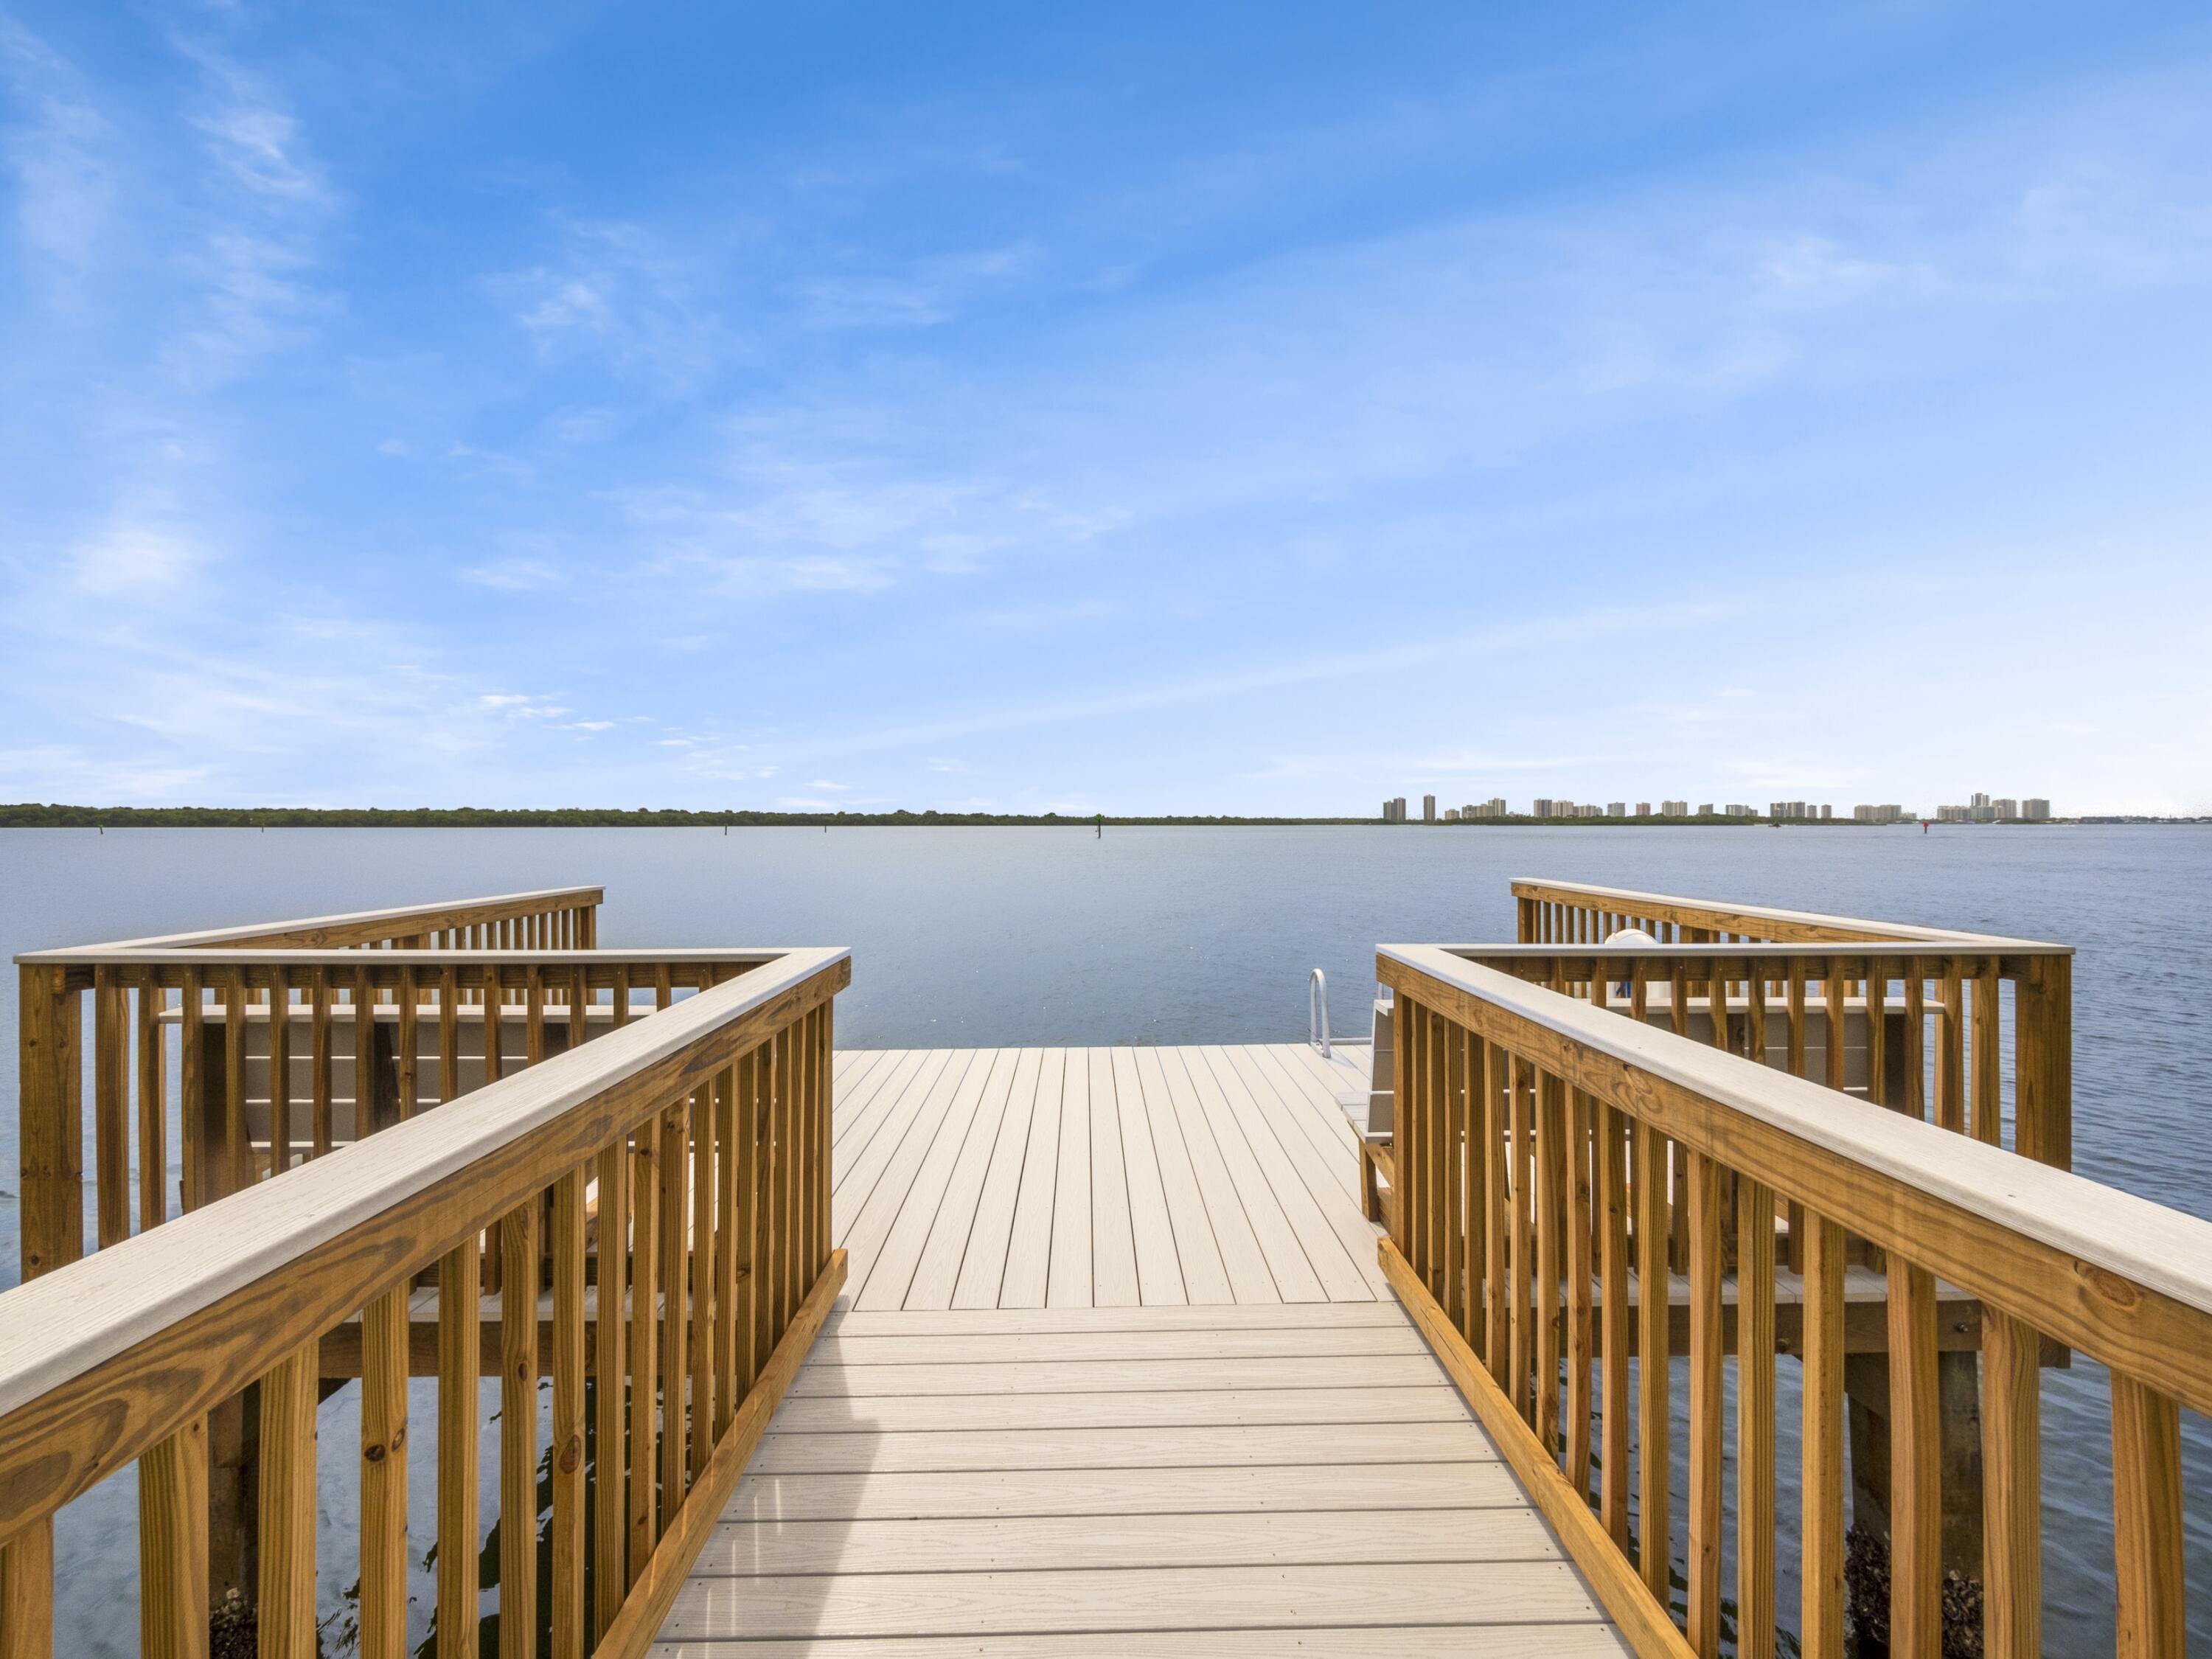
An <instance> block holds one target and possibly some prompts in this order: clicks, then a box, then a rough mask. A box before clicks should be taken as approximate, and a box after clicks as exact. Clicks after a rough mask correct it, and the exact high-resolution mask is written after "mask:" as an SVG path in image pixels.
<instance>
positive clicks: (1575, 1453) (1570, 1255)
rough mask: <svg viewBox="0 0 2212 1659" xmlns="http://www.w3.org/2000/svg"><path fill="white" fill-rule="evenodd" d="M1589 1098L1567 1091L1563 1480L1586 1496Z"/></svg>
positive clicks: (1591, 1351)
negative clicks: (1564, 1466) (1564, 1452)
mask: <svg viewBox="0 0 2212 1659" xmlns="http://www.w3.org/2000/svg"><path fill="white" fill-rule="evenodd" d="M1592 1105H1593V1102H1592V1101H1591V1099H1590V1097H1589V1096H1588V1095H1586V1094H1584V1093H1583V1091H1581V1090H1579V1089H1575V1090H1571V1091H1568V1093H1567V1102H1566V1106H1567V1123H1566V1127H1567V1141H1566V1154H1567V1169H1566V1182H1565V1186H1566V1200H1567V1252H1566V1274H1567V1406H1566V1411H1567V1421H1566V1430H1567V1479H1568V1480H1571V1482H1573V1483H1574V1488H1575V1490H1576V1491H1577V1492H1579V1493H1582V1494H1583V1495H1584V1496H1587V1495H1588V1494H1589V1479H1590V1372H1591V1370H1593V1369H1594V1368H1595V1365H1596V1364H1597V1355H1596V1351H1595V1347H1596V1336H1597V1333H1596V1331H1595V1328H1594V1326H1593V1323H1592V1321H1591V1317H1590V1267H1591V1264H1590V1254H1591V1252H1590V1242H1591V1231H1592V1228H1593V1226H1594V1225H1595V1223H1594V1221H1593V1218H1592V1213H1591V1210H1592V1206H1591V1202H1590V1198H1591V1193H1590V1109H1591V1107H1592Z"/></svg>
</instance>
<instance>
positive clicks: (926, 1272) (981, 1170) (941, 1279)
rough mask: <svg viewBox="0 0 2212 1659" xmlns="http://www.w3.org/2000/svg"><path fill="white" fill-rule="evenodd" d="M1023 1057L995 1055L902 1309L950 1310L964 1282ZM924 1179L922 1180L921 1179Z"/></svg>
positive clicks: (1009, 1053)
mask: <svg viewBox="0 0 2212 1659" xmlns="http://www.w3.org/2000/svg"><path fill="white" fill-rule="evenodd" d="M1019 1059H1020V1056H1019V1055H1018V1053H1017V1052H1016V1051H1015V1050H1013V1049H1012V1048H1001V1049H1000V1050H999V1052H998V1053H997V1054H995V1055H994V1056H993V1058H992V1062H991V1069H990V1072H989V1073H988V1074H987V1077H986V1079H985V1080H984V1084H983V1089H982V1093H981V1096H980V1097H979V1098H978V1099H977V1101H976V1103H975V1115H974V1116H973V1117H972V1118H971V1119H970V1120H969V1124H968V1130H967V1137H966V1139H965V1140H964V1141H963V1144H962V1146H961V1148H960V1152H959V1156H958V1157H957V1158H956V1159H955V1160H954V1162H953V1164H952V1169H951V1174H950V1175H949V1176H947V1178H946V1181H945V1196H944V1199H943V1200H942V1201H941V1202H940V1203H939V1205H938V1206H937V1218H936V1219H935V1220H934V1221H933V1222H932V1223H931V1224H930V1227H929V1237H928V1239H927V1242H926V1243H924V1244H923V1245H922V1247H921V1259H920V1260H919V1261H917V1262H916V1263H915V1270H914V1278H913V1280H912V1282H911V1283H909V1284H908V1285H907V1287H906V1294H905V1296H904V1297H903V1298H902V1300H901V1301H900V1303H899V1305H900V1306H901V1307H903V1308H932V1309H936V1308H949V1307H951V1305H952V1291H953V1288H954V1286H955V1285H957V1284H958V1283H959V1281H960V1267H961V1263H962V1262H963V1261H964V1260H965V1259H966V1257H967V1254H968V1246H969V1240H970V1239H971V1238H972V1237H974V1234H975V1224H976V1216H977V1212H978V1210H979V1208H980V1207H981V1203H982V1199H983V1182H984V1179H985V1177H986V1176H988V1175H989V1174H990V1171H991V1161H992V1158H993V1157H994V1155H995V1154H996V1153H997V1152H998V1149H999V1139H1000V1134H1001V1133H1002V1131H1003V1126H1004V1124H1005V1121H1006V1109H1007V1107H1008V1105H1009V1104H1010V1103H1012V1099H1013V1083H1014V1071H1015V1067H1016V1066H1017V1065H1018V1063H1019ZM917 1179H919V1177H917Z"/></svg>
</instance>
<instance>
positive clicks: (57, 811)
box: [0, 802, 2205, 829]
mask: <svg viewBox="0 0 2212 1659" xmlns="http://www.w3.org/2000/svg"><path fill="white" fill-rule="evenodd" d="M2070 821H2071V822H2076V823H2203V822H2205V820H2203V819H2200V818H2124V819H2123V818H2082V819H2076V820H2070ZM1917 822H1918V820H1917V819H1912V820H1907V821H1906V823H1903V824H1887V825H1885V824H1878V823H1859V822H1857V820H1856V819H1851V818H1820V819H1815V820H1810V821H1805V822H1790V823H1783V824H1780V825H1776V826H1774V827H1777V828H1782V829H1902V828H1909V827H1910V826H1911V824H1912V823H1917ZM1100 823H1104V824H1111V825H1115V826H1116V827H1122V828H1142V827H1146V826H1158V827H1170V826H1177V825H1191V826H1199V827H1204V826H1208V825H1212V826H1220V827H1225V828H1235V827H1238V826H1247V827H1264V826H1269V825H1299V824H1310V825H1353V824H1372V825H1373V826H1375V827H1376V828H1377V829H1385V828H1388V829H1413V828H1420V829H1486V828H1492V829H1494V828H1498V827H1501V826H1504V827H1515V828H1522V829H1526V828H1532V827H1538V828H1546V829H1676V828H1681V827H1691V828H1734V829H1759V828H1765V827H1767V826H1768V825H1769V824H1770V823H1771V820H1769V819H1766V818H1744V817H1725V816H1723V815H1722V814H1719V813H1712V814H1710V815H1707V816H1705V817H1694V816H1692V817H1620V818H1606V817H1598V818H1584V817H1576V818H1539V817H1528V816H1527V815H1525V814H1515V815H1511V816H1508V817H1497V818H1462V819H1455V820H1452V821H1450V822H1449V823H1447V822H1444V821H1443V820H1438V821H1437V822H1436V823H1423V822H1421V821H1419V820H1415V821H1414V822H1413V823H1400V824H1386V823H1384V822H1383V820H1382V819H1380V818H1291V817H1227V816H1218V815H1217V816H1206V815H1199V814H1168V813H1163V814H1158V815H1145V816H1138V817H1118V816H1115V815H1112V814H1107V815H1104V816H1092V817H1074V816H1072V815H1068V814H1063V813H1056V812H1044V813H1019V812H906V811H901V812H761V811H726V812H693V811H677V810H674V809H666V810H661V809H653V808H637V809H623V808H616V807H605V808H602V807H556V808H544V809H540V808H531V807H518V808H511V809H495V808H491V807H474V806H457V807H416V808H383V807H295V806H66V805H43V804H40V803H36V802H32V803H25V804H21V805H0V829H716V828H736V829H778V828H781V829H814V828H817V827H820V826H823V825H826V824H842V825H845V826H848V827H850V828H856V829H860V828H879V827H887V828H894V829H931V828H935V829H963V828H972V827H986V826H994V825H1005V826H1007V827H1028V828H1033V829H1083V828H1087V827H1089V826H1091V825H1094V824H1100ZM1941 827H1942V828H1943V829H1984V828H2038V829H2039V828H2043V827H2045V826H2044V825H2039V824H2038V825H1983V824H1944V825H1942V826H1941Z"/></svg>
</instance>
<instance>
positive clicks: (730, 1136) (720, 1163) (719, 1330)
mask: <svg viewBox="0 0 2212 1659" xmlns="http://www.w3.org/2000/svg"><path fill="white" fill-rule="evenodd" d="M714 1152H715V1158H714V1439H715V1442H716V1443H718V1444H719V1443H720V1441H721V1438H722V1436H723V1434H724V1433H725V1432H726V1431H727V1430H728V1428H729V1426H730V1419H732V1418H733V1417H735V1416H736V1415H737V1411H738V1400H739V1398H740V1397H741V1392H740V1391H741V1390H742V1389H743V1387H744V1384H743V1383H741V1382H740V1381H739V1377H738V1264H739V1261H740V1259H741V1256H742V1255H743V1251H744V1231H743V1229H744V1222H745V1217H744V1212H743V1210H742V1208H741V1206H740V1205H739V1203H738V1194H739V1190H740V1188H739V1178H738V1170H739V1168H740V1165H741V1164H742V1163H743V1160H744V1152H745V1147H744V1143H742V1142H740V1141H739V1139H738V1067H737V1066H731V1067H729V1068H728V1069H727V1070H726V1071H725V1072H723V1073H721V1074H720V1076H718V1077H716V1078H715V1079H714Z"/></svg>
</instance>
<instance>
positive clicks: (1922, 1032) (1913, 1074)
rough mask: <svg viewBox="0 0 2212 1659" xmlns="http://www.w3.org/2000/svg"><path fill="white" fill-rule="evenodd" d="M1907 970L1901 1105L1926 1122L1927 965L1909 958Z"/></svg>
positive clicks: (1907, 958) (1909, 1114)
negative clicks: (1903, 1094) (1902, 1095)
mask: <svg viewBox="0 0 2212 1659" xmlns="http://www.w3.org/2000/svg"><path fill="white" fill-rule="evenodd" d="M1904 968H1905V1054H1904V1068H1905V1099H1904V1100H1903V1102H1902V1103H1901V1104H1902V1105H1903V1107H1904V1109H1905V1115H1907V1116H1908V1117H1917V1118H1919V1119H1922V1120H1923V1121H1925V1120H1926V1118H1927V1116H1928V1082H1927V1072H1928V1057H1927V1052H1926V1042H1927V1032H1928V1005H1927V1001H1926V997H1927V987H1926V983H1925V980H1924V975H1925V973H1926V971H1927V965H1926V964H1925V963H1923V962H1922V961H1921V960H1920V958H1919V957H1905V963H1904Z"/></svg>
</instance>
